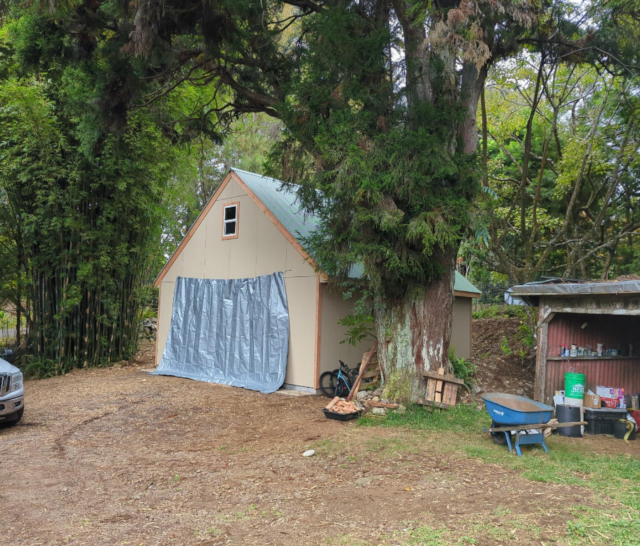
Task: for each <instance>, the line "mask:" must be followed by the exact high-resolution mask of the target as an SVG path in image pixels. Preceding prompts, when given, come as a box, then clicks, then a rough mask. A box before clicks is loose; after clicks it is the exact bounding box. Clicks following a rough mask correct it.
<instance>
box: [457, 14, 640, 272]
mask: <svg viewBox="0 0 640 546" xmlns="http://www.w3.org/2000/svg"><path fill="white" fill-rule="evenodd" d="M591 6H592V8H593V9H595V10H598V11H599V10H605V11H606V10H607V9H609V8H608V7H605V5H604V4H603V3H593V4H591ZM584 7H585V9H588V8H586V4H585V6H584ZM627 9H628V7H627ZM602 24H603V25H605V26H607V27H608V26H609V25H610V24H611V21H610V20H607V21H606V22H605V21H603V22H602ZM628 25H629V20H628V19H627V20H626V21H625V23H624V26H628ZM636 26H638V25H637V23H636ZM635 32H638V29H636V31H635ZM596 34H597V37H595V40H596V42H597V41H599V40H605V41H606V42H607V47H608V48H609V49H608V51H613V50H615V49H616V48H617V46H616V44H615V43H614V42H615V40H610V39H609V38H608V37H607V35H608V36H614V35H617V36H618V38H617V39H621V41H620V42H618V44H621V43H622V42H624V41H626V40H627V39H626V38H625V39H622V38H621V36H620V34H619V28H618V29H616V30H615V31H614V30H613V29H610V30H607V32H606V33H605V32H603V33H602V34H598V33H596ZM627 53H628V55H629V57H633V63H632V64H637V60H638V56H637V52H633V54H631V52H629V51H628V52H627ZM566 60H567V59H560V60H559V59H558V58H557V57H556V56H555V55H554V54H553V53H552V52H548V53H547V54H544V51H543V54H542V55H540V54H539V53H532V52H530V51H521V52H520V53H519V54H518V55H517V57H516V58H515V59H513V60H510V61H509V62H507V63H496V64H494V65H493V66H492V69H491V72H490V74H489V80H490V81H491V85H490V86H489V87H487V90H486V114H487V142H486V146H487V173H486V182H485V184H486V186H485V187H486V188H487V189H486V191H484V192H482V193H481V194H480V197H479V199H478V201H477V204H478V211H477V212H478V214H477V215H476V216H475V222H474V226H473V229H474V236H472V237H469V238H468V239H467V240H466V241H465V244H464V245H463V248H462V252H463V256H464V258H465V261H466V264H467V266H468V267H469V268H470V269H471V275H470V276H471V277H472V279H474V280H480V279H481V278H483V277H485V276H486V275H487V274H488V273H490V272H492V271H499V272H500V273H502V274H505V275H507V276H508V277H509V279H510V281H511V282H528V281H532V280H538V279H539V277H540V276H541V275H547V276H549V275H559V276H565V277H570V278H573V277H578V278H585V279H586V278H600V277H601V276H603V275H605V276H607V275H609V276H610V277H615V276H616V275H619V274H628V273H633V272H635V271H636V270H637V265H638V261H637V257H636V250H635V249H636V247H637V244H635V241H634V238H635V237H634V236H632V235H630V234H631V233H634V232H635V231H636V230H637V228H638V226H639V225H640V203H639V202H638V199H637V197H636V195H637V192H638V190H639V188H640V186H639V185H638V184H639V183H638V180H639V179H638V176H637V171H638V161H637V154H636V153H635V151H636V149H637V146H638V143H639V142H640V131H639V130H638V129H639V126H638V122H637V120H638V112H639V110H638V107H639V105H640V103H639V102H638V99H637V94H636V92H635V89H636V87H637V81H636V80H637V76H636V75H635V74H634V73H632V72H628V71H627V70H624V71H622V72H620V73H617V74H612V73H611V72H609V71H604V72H603V71H601V70H599V68H598V67H597V66H593V64H591V63H590V62H587V63H581V64H574V63H573V62H568V63H567V62H565V61H566ZM614 72H615V71H614ZM525 88H526V89H527V90H528V91H527V92H526V93H524V92H523V89H525ZM536 89H537V90H538V91H537V92H536ZM481 121H482V120H481V119H479V120H478V125H479V126H481ZM524 176H526V179H525V180H524V182H523V177H524Z"/></svg>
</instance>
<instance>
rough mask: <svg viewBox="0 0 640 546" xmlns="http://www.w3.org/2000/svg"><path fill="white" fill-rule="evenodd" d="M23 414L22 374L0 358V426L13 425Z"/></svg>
mask: <svg viewBox="0 0 640 546" xmlns="http://www.w3.org/2000/svg"><path fill="white" fill-rule="evenodd" d="M23 413H24V383H23V381H22V372H21V371H20V370H19V369H18V368H16V367H15V366H13V365H12V364H9V363H8V362H7V361H6V360H3V359H2V358H0V425H4V424H6V425H15V424H16V423H17V422H18V421H20V419H22V414H23Z"/></svg>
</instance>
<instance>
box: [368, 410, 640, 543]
mask: <svg viewBox="0 0 640 546" xmlns="http://www.w3.org/2000/svg"><path fill="white" fill-rule="evenodd" d="M490 422H491V419H490V417H489V416H488V415H487V413H486V411H484V410H481V411H479V410H477V409H476V408H475V407H474V406H468V405H459V406H456V407H455V408H454V409H451V410H447V411H444V410H443V411H439V410H431V409H427V408H423V407H421V406H417V405H416V406H411V407H409V408H407V412H406V413H405V414H397V413H391V414H389V415H388V416H387V417H386V418H385V419H382V420H381V419H372V418H367V417H366V416H365V417H363V418H361V419H360V420H359V425H360V426H364V427H367V426H380V427H398V428H406V429H412V430H416V431H424V432H425V433H427V434H429V433H437V434H438V441H437V442H434V444H433V445H434V447H435V448H436V449H438V450H439V451H441V452H444V451H449V452H450V451H453V452H457V453H462V454H463V455H465V456H469V457H474V458H478V459H481V460H482V461H484V462H487V463H493V464H499V465H502V466H504V467H506V468H509V469H513V470H516V471H519V472H521V473H522V474H523V476H524V477H526V478H528V479H529V480H532V481H539V482H549V483H559V484H565V485H571V486H581V487H585V488H586V489H588V490H590V491H591V492H592V493H594V498H595V499H600V500H602V502H603V507H602V508H597V509H587V508H584V509H580V510H578V511H576V513H575V517H576V519H575V520H574V521H572V522H570V523H569V524H568V527H567V537H566V538H567V541H568V542H567V544H569V545H571V546H573V545H578V544H592V543H593V544H604V543H605V538H604V537H603V536H602V535H604V536H606V537H609V538H608V539H606V543H607V544H609V545H617V544H621V545H622V544H624V545H625V546H626V545H627V544H640V460H638V458H637V457H633V456H630V455H606V454H596V453H593V452H590V451H585V446H584V444H581V443H580V442H569V441H567V439H565V438H561V437H558V436H555V435H553V436H551V437H549V438H547V439H546V443H547V445H548V446H549V451H550V453H549V454H548V455H547V454H546V453H544V451H543V450H542V449H540V448H539V447H538V446H535V447H531V448H527V447H525V448H523V451H524V453H523V457H516V456H514V454H513V453H509V451H508V450H507V448H506V447H503V446H497V445H495V444H493V442H492V441H491V439H490V438H489V436H488V434H483V433H482V429H483V428H484V427H488V426H489V425H490ZM606 497H608V498H609V499H614V500H616V501H618V502H619V503H620V504H621V505H622V506H623V507H624V508H623V509H622V510H621V509H620V508H619V507H616V508H607V505H606V500H605V499H606ZM498 510H502V509H498ZM504 514H505V515H506V517H507V519H510V521H511V522H510V523H509V526H508V527H509V530H512V529H514V528H517V529H523V530H525V531H526V533H527V534H528V535H530V536H532V537H534V536H537V535H538V533H539V532H540V531H539V529H537V528H533V527H531V528H529V527H527V524H526V522H520V523H518V518H515V520H514V519H513V518H512V517H511V516H509V515H508V514H507V512H504ZM496 515H497V516H502V515H503V514H502V513H500V514H496ZM501 519H502V518H501ZM478 525H479V527H478ZM478 525H476V526H474V527H473V528H471V529H470V531H471V533H470V535H471V536H473V537H482V536H491V537H492V540H494V541H501V540H507V539H508V538H510V537H507V536H506V535H505V536H503V535H504V533H503V531H504V529H502V528H501V527H499V526H498V527H496V528H491V529H489V528H485V527H483V525H482V524H478ZM485 525H486V524H485ZM498 535H499V536H498ZM411 540H412V539H411ZM452 540H453V539H449V538H447V537H445V536H444V535H443V540H442V541H440V542H439V544H455V542H452ZM406 544H407V545H411V544H413V543H412V542H411V541H409V542H406ZM416 544H420V543H419V542H417V543H416ZM426 544H429V543H428V542H427V543H426Z"/></svg>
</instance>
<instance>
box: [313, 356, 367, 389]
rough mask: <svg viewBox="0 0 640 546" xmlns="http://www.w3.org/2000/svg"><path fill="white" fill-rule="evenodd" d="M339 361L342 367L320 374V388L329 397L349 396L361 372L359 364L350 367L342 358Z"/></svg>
mask: <svg viewBox="0 0 640 546" xmlns="http://www.w3.org/2000/svg"><path fill="white" fill-rule="evenodd" d="M338 362H340V367H339V368H338V369H337V370H333V371H332V372H324V373H323V374H322V375H321V376H320V390H321V391H322V394H324V395H325V396H327V397H328V398H333V397H334V396H339V397H340V398H343V397H345V396H347V395H348V394H349V393H350V392H351V387H352V386H353V383H354V382H355V380H356V377H358V373H359V372H360V366H359V365H358V366H357V367H355V368H349V366H347V365H346V364H345V363H344V362H342V360H339V361H338Z"/></svg>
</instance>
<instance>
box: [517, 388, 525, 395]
mask: <svg viewBox="0 0 640 546" xmlns="http://www.w3.org/2000/svg"><path fill="white" fill-rule="evenodd" d="M516 394H519V395H520V396H522V395H523V394H524V389H518V390H517V391H516Z"/></svg>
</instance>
